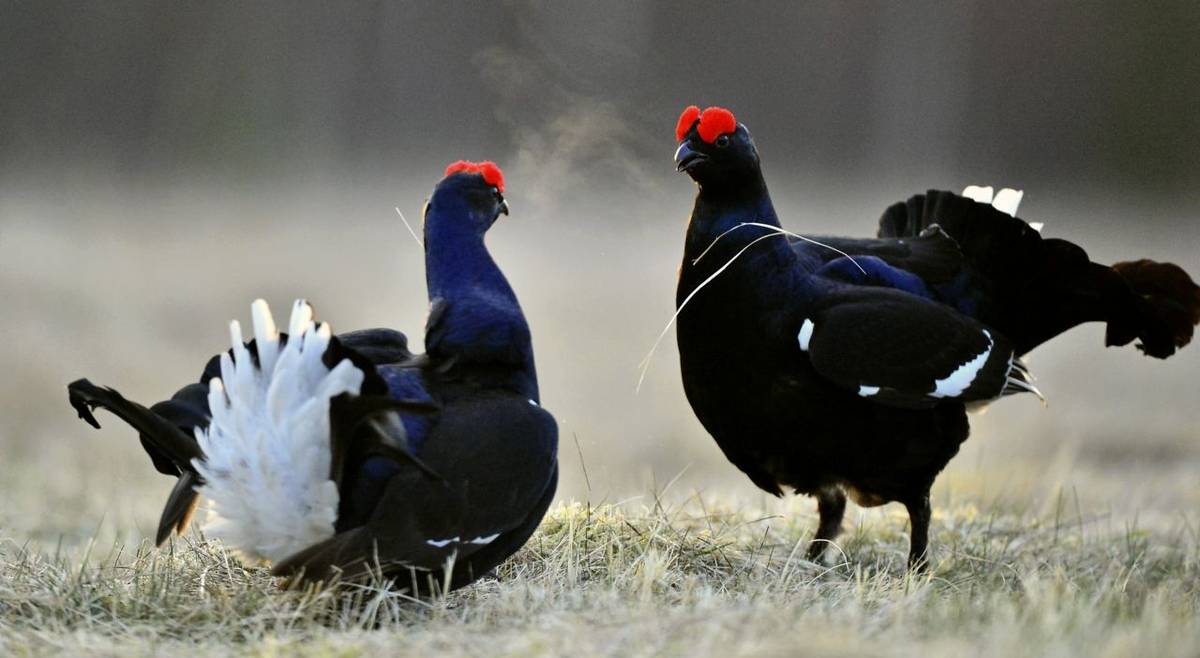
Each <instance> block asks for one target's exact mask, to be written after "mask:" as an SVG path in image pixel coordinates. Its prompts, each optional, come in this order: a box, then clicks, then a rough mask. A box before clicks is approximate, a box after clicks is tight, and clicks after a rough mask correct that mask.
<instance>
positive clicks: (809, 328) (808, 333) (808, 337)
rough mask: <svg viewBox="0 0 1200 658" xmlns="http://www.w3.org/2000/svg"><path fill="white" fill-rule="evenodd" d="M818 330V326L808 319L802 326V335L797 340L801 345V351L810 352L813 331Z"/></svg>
mask: <svg viewBox="0 0 1200 658" xmlns="http://www.w3.org/2000/svg"><path fill="white" fill-rule="evenodd" d="M816 328H817V326H816V325H814V324H813V321H812V320H809V319H807V318H805V320H804V322H803V323H802V324H801V325H800V333H799V334H798V335H797V336H796V340H797V341H799V343H800V349H801V351H804V352H807V351H808V344H809V342H810V341H812V335H813V329H816Z"/></svg>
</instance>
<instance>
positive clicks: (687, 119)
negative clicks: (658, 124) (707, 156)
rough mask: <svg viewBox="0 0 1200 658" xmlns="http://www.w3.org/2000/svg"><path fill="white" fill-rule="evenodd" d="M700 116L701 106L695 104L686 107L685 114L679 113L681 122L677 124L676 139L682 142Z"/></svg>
mask: <svg viewBox="0 0 1200 658" xmlns="http://www.w3.org/2000/svg"><path fill="white" fill-rule="evenodd" d="M699 118H700V108H698V107H696V106H695V105H689V106H687V107H686V108H684V110H683V114H680V115H679V122H678V123H676V124H675V141H677V142H682V141H683V138H684V136H685V135H687V133H688V131H689V130H691V129H692V124H693V123H696V119H699Z"/></svg>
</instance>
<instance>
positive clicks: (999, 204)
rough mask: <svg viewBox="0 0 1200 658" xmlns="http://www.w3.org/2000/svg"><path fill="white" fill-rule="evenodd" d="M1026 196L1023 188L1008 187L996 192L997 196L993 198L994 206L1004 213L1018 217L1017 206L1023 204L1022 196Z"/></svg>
mask: <svg viewBox="0 0 1200 658" xmlns="http://www.w3.org/2000/svg"><path fill="white" fill-rule="evenodd" d="M1024 196H1025V193H1024V192H1022V191H1021V190H1014V189H1012V188H1011V187H1006V188H1004V189H1002V190H1000V191H999V192H997V193H996V198H994V199H992V207H993V208H995V209H996V210H999V211H1000V212H1002V213H1007V214H1008V215H1010V216H1012V217H1016V216H1017V207H1018V206H1020V205H1021V198H1022V197H1024Z"/></svg>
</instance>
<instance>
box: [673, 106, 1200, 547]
mask: <svg viewBox="0 0 1200 658" xmlns="http://www.w3.org/2000/svg"><path fill="white" fill-rule="evenodd" d="M676 140H677V141H678V142H679V146H678V150H677V151H676V152H675V163H676V166H677V168H678V170H679V171H682V172H686V173H687V174H688V175H689V176H691V177H692V179H693V180H695V181H696V183H697V185H698V186H699V193H698V194H697V196H696V202H695V206H694V208H693V210H692V215H691V221H690V223H689V225H688V230H687V238H686V242H685V244H684V255H683V265H682V267H681V269H680V275H679V286H678V289H677V292H676V306H677V309H678V311H679V313H678V341H679V353H680V361H681V369H682V374H683V384H684V390H685V391H686V394H687V398H688V401H689V402H690V403H691V405H692V409H694V410H695V412H696V415H697V416H698V417H699V419H700V422H701V423H702V424H703V425H704V427H705V429H707V430H708V432H709V433H711V434H712V436H713V438H715V439H716V441H717V444H718V445H719V446H720V447H721V449H722V450H723V451H724V453H725V455H726V457H728V458H729V460H730V461H731V462H733V463H734V465H736V466H737V467H738V468H740V469H741V470H742V471H743V472H745V473H746V475H748V476H749V477H750V479H751V480H752V481H753V482H754V483H755V484H756V485H758V486H759V487H760V488H762V489H764V490H765V491H768V492H770V493H772V494H775V495H782V493H783V488H784V487H790V488H792V489H794V490H795V491H797V492H799V493H804V494H809V495H811V496H814V497H815V498H816V499H817V506H818V510H819V513H820V523H819V527H818V529H817V532H816V536H815V538H814V539H813V542H812V544H811V545H810V547H809V552H808V555H809V557H810V559H817V558H819V557H820V556H821V554H822V552H823V550H824V548H825V546H826V544H827V543H828V542H829V541H830V540H832V539H833V538H834V537H835V536H836V535H837V533H838V530H839V528H840V525H841V521H842V515H843V513H844V511H845V507H846V495H847V494H849V496H850V497H851V498H852V499H853V500H854V501H855V502H857V503H858V504H860V505H864V506H872V505H882V504H884V503H887V502H891V501H898V502H900V503H903V504H904V505H905V506H906V507H907V509H908V513H909V517H910V519H911V522H912V536H911V543H910V550H909V556H908V560H909V564H910V566H912V567H917V568H921V567H924V565H925V564H926V548H927V536H928V530H929V519H930V507H929V490H930V487H931V486H932V485H933V481H934V478H936V477H937V475H938V473H939V472H941V470H942V468H943V467H944V466H945V465H946V463H947V462H949V460H950V459H951V458H952V457H953V456H954V455H955V453H957V452H958V449H959V444H961V443H962V442H963V441H964V440H965V439H966V438H967V434H968V425H967V416H966V409H967V407H968V406H970V405H972V404H975V403H985V402H987V401H990V400H994V399H996V398H999V397H1001V396H1005V395H1009V394H1013V393H1026V392H1028V393H1034V394H1037V395H1039V396H1040V393H1038V391H1037V389H1036V388H1035V387H1034V385H1033V383H1032V381H1031V378H1030V376H1029V373H1028V371H1027V370H1026V369H1025V367H1024V365H1023V364H1022V363H1021V360H1020V357H1021V356H1022V355H1023V354H1025V353H1026V352H1028V351H1029V350H1031V349H1033V348H1034V347H1036V346H1038V345H1040V344H1041V343H1043V342H1045V341H1047V340H1049V339H1051V338H1053V337H1054V336H1057V335H1058V334H1060V333H1062V332H1064V331H1066V330H1068V329H1070V328H1071V327H1074V326H1076V325H1078V324H1081V323H1084V322H1092V321H1098V322H1105V323H1107V334H1106V341H1105V342H1106V344H1107V345H1125V344H1128V343H1130V342H1132V341H1134V340H1138V341H1139V344H1138V348H1139V349H1141V350H1142V351H1143V352H1144V353H1146V354H1148V355H1150V356H1153V357H1157V358H1166V357H1168V356H1170V355H1171V354H1173V353H1174V352H1175V350H1176V349H1177V348H1180V347H1183V346H1184V345H1186V344H1187V343H1188V342H1189V341H1190V340H1191V338H1192V332H1193V327H1194V325H1196V324H1197V322H1198V321H1200V288H1197V286H1196V285H1195V284H1194V283H1193V282H1192V280H1191V279H1190V278H1189V277H1188V275H1187V274H1186V273H1185V272H1184V271H1183V270H1182V269H1180V268H1179V267H1178V266H1176V265H1172V264H1169V263H1156V262H1153V261H1149V260H1137V261H1132V262H1125V263H1117V264H1116V265H1113V266H1111V267H1110V266H1107V265H1100V264H1098V263H1094V262H1092V261H1090V260H1089V259H1088V256H1087V254H1086V253H1085V252H1084V250H1083V249H1081V248H1079V247H1078V246H1076V245H1074V244H1071V243H1070V242H1067V241H1065V240H1059V239H1050V238H1043V237H1042V236H1041V235H1040V233H1039V231H1038V229H1037V228H1035V227H1034V226H1031V225H1030V224H1028V223H1026V222H1025V221H1023V220H1021V219H1018V218H1017V217H1016V216H1015V214H1016V206H1017V202H1018V201H1019V199H1020V193H1019V192H1015V191H1013V190H1003V191H1002V192H1001V193H1000V194H998V195H996V198H995V199H993V198H992V194H991V190H990V188H974V189H971V188H969V189H968V191H967V193H969V194H970V196H973V197H975V198H968V197H966V196H960V195H957V194H952V193H950V192H938V191H930V192H928V193H926V194H921V195H917V196H914V197H912V198H910V199H909V200H908V201H906V202H903V203H897V204H895V205H893V206H892V207H890V208H888V209H887V210H886V211H885V212H884V214H883V217H882V218H881V219H880V223H879V232H878V237H877V238H875V239H849V238H820V241H821V244H818V243H815V242H814V241H810V240H808V239H806V238H801V237H800V236H797V235H794V234H790V233H787V232H785V231H783V230H782V229H781V228H780V223H779V218H778V217H777V216H776V214H775V209H774V207H773V206H772V204H771V197H770V195H769V194H768V193H767V186H766V183H765V182H764V180H763V176H762V171H761V170H760V167H759V157H758V151H757V149H756V148H755V145H754V141H753V140H752V139H751V137H750V133H749V132H748V131H747V130H746V127H745V126H744V125H742V124H739V123H738V122H737V121H736V120H735V119H734V116H733V114H732V113H730V112H729V111H728V110H725V109H722V108H715V107H714V108H708V109H707V110H704V111H703V112H701V111H700V109H699V108H697V107H695V106H693V107H689V108H687V109H686V110H685V111H684V112H683V115H682V116H681V117H680V119H679V123H678V124H677V128H676Z"/></svg>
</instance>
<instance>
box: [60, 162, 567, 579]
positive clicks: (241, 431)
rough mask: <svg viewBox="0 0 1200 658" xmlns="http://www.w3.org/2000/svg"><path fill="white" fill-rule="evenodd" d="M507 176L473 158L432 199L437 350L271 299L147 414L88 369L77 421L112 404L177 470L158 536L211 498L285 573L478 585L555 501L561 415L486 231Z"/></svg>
mask: <svg viewBox="0 0 1200 658" xmlns="http://www.w3.org/2000/svg"><path fill="white" fill-rule="evenodd" d="M503 191H504V180H503V175H502V174H501V172H500V170H499V168H497V167H496V166H495V165H494V164H492V163H490V162H486V163H479V164H475V163H468V162H457V163H454V164H453V165H451V166H450V167H449V168H448V169H447V170H446V177H445V178H444V179H443V180H442V181H441V182H440V183H439V184H438V186H437V188H436V189H435V190H434V192H433V196H432V198H431V199H430V200H429V203H428V205H427V206H426V209H425V264H426V278H427V283H428V287H429V298H430V302H431V304H432V306H431V310H430V314H429V320H428V324H427V326H426V330H425V348H426V354H424V355H420V356H416V355H414V354H412V353H411V352H410V351H409V350H408V342H407V339H406V338H405V336H404V334H401V333H400V332H397V331H392V330H387V329H368V330H363V331H353V332H350V333H346V334H340V335H338V336H333V335H332V333H331V330H330V328H329V325H327V324H322V323H316V322H314V321H313V319H312V309H311V307H309V306H308V305H307V304H306V303H304V302H303V301H300V302H297V304H296V306H295V308H294V309H293V311H292V316H291V321H290V322H289V324H288V327H287V332H286V333H280V332H279V331H277V329H276V327H275V322H274V320H273V319H272V318H271V314H270V312H269V310H268V309H267V306H266V304H265V303H264V302H262V301H261V300H260V301H258V302H255V304H254V306H253V315H254V336H253V337H254V340H252V341H250V342H248V343H246V342H243V337H242V333H241V329H240V327H239V326H238V325H237V323H236V322H235V323H233V325H232V328H231V333H232V342H233V349H231V350H230V351H229V352H228V353H226V354H222V355H219V356H217V357H213V359H212V360H211V361H210V362H209V364H208V366H207V367H206V368H205V369H204V373H203V375H202V377H201V379H200V382H199V383H197V384H190V385H188V386H185V387H184V388H183V389H181V390H180V391H179V392H178V393H176V394H175V396H174V397H172V398H171V399H170V400H167V401H164V402H160V403H158V404H155V405H154V406H153V407H151V408H149V409H147V408H145V407H142V406H141V405H139V404H137V403H134V402H130V401H128V400H126V399H124V398H123V397H121V395H120V394H119V393H117V392H116V391H114V390H112V389H108V388H102V387H98V386H95V385H93V384H91V383H90V382H88V381H87V380H79V381H77V382H74V383H72V384H71V385H70V386H69V387H68V388H69V393H70V400H71V404H72V405H73V406H74V407H75V409H76V410H77V411H78V412H79V415H80V417H82V418H83V419H85V420H87V421H88V422H89V423H91V424H92V425H95V426H96V427H99V425H98V424H97V423H96V420H95V418H94V417H93V416H92V410H93V409H95V408H97V407H102V408H105V409H108V410H109V411H111V412H112V413H114V414H116V415H117V416H119V417H120V418H121V419H122V420H124V421H125V422H127V423H129V424H130V425H132V426H133V427H134V428H135V429H136V430H137V431H138V432H139V433H140V435H141V439H142V444H143V446H144V447H145V448H146V451H147V452H148V453H149V454H150V457H151V459H152V460H153V461H154V465H155V467H156V468H157V469H158V470H159V471H161V472H163V473H165V474H168V475H173V476H176V477H178V478H179V480H178V483H177V484H176V486H175V488H174V490H173V491H172V493H171V495H170V497H169V499H168V500H167V504H166V506H165V508H164V510H163V514H162V519H161V521H160V523H159V529H158V535H157V541H158V543H160V544H161V543H162V542H163V541H165V540H166V539H167V538H168V537H169V536H170V535H171V533H172V532H175V531H178V532H182V531H183V530H184V529H186V527H187V525H188V523H189V521H190V519H191V516H192V512H193V510H194V509H195V507H196V505H197V502H198V501H199V499H200V498H201V497H203V498H206V499H208V501H209V507H210V510H209V516H208V519H207V522H206V529H207V530H208V532H209V533H210V534H212V535H215V536H218V537H220V538H222V539H224V540H225V541H226V543H227V544H229V545H230V546H231V547H232V548H235V549H236V550H238V551H239V552H241V553H242V554H244V555H246V556H247V557H249V558H252V559H256V560H263V561H267V562H273V563H274V571H275V573H276V574H277V575H282V576H293V577H300V578H303V579H305V580H325V579H331V578H334V577H336V576H340V577H343V578H355V577H360V576H363V575H366V574H367V573H369V572H371V571H373V570H374V569H376V568H379V569H382V572H383V574H384V575H385V576H387V577H390V578H394V579H396V581H397V586H399V587H403V588H406V589H410V590H412V591H415V592H419V593H427V592H429V591H431V590H432V589H435V588H437V587H449V588H451V589H452V588H456V587H461V586H463V585H466V584H467V583H470V582H472V581H473V580H475V579H476V578H478V577H479V576H482V575H484V574H486V573H488V572H489V571H490V570H491V569H492V568H493V567H495V566H496V565H497V564H499V563H500V562H501V561H503V560H504V559H505V558H507V557H508V556H509V555H512V554H513V553H514V552H515V551H516V550H517V549H518V548H520V547H521V546H522V545H523V544H524V543H525V541H526V540H527V539H528V538H529V536H530V535H531V534H532V533H533V531H534V529H535V528H536V527H537V525H538V523H539V522H540V521H541V519H542V516H543V515H544V514H545V512H546V509H547V507H548V506H549V505H550V501H551V499H552V498H553V497H554V491H555V485H556V483H557V480H558V464H557V460H556V456H557V446H558V430H557V427H556V425H555V423H554V418H553V417H552V416H551V415H550V414H549V413H547V412H546V411H545V410H543V409H542V408H541V406H540V398H539V395H538V385H537V373H536V371H535V368H534V360H533V347H532V344H531V342H530V334H529V326H528V325H527V324H526V322H525V316H524V314H523V313H522V312H521V307H520V305H519V304H518V303H517V298H516V295H515V294H513V290H512V288H511V287H510V286H509V284H508V281H507V280H506V279H505V277H504V274H503V273H502V272H501V271H500V269H499V267H497V266H496V263H495V261H494V260H492V257H491V255H490V254H489V253H488V250H487V247H486V246H485V245H484V235H485V233H486V232H487V231H488V229H489V228H491V226H492V224H493V223H494V222H495V221H496V219H497V217H498V216H499V215H500V214H501V213H505V214H507V212H508V208H507V206H506V205H505V202H504V197H503V195H502V193H503ZM450 567H452V569H451V568H450Z"/></svg>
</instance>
